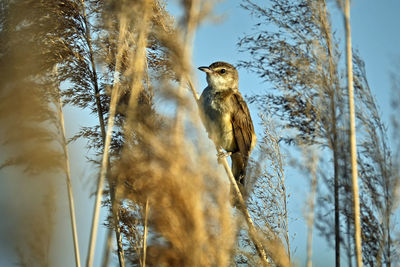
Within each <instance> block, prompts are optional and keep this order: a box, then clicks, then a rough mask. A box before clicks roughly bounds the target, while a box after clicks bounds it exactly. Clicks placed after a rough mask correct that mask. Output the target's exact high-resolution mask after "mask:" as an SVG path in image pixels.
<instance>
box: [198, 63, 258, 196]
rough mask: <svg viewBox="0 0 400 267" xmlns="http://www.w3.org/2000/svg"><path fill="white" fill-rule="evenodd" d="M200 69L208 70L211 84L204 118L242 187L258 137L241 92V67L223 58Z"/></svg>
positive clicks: (205, 92)
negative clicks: (229, 159) (239, 71)
mask: <svg viewBox="0 0 400 267" xmlns="http://www.w3.org/2000/svg"><path fill="white" fill-rule="evenodd" d="M198 69H199V70H201V71H203V72H205V73H206V74H207V84H208V85H207V87H206V88H205V89H204V90H203V92H202V94H201V96H200V99H199V107H200V117H201V120H202V122H203V124H204V126H205V128H206V131H207V133H208V137H209V138H210V139H211V140H212V141H213V142H214V144H215V145H216V147H217V148H223V149H224V150H225V151H226V152H227V153H225V155H226V156H228V155H230V157H231V161H232V173H233V176H234V177H235V180H236V182H237V183H238V186H239V188H240V189H241V191H242V190H243V188H244V186H245V177H246V168H247V164H248V161H249V156H250V153H251V151H252V150H253V148H254V146H255V145H256V142H257V137H256V134H255V132H254V125H253V121H252V119H251V116H250V111H249V108H248V107H247V104H246V102H245V100H244V99H243V96H242V95H241V93H240V92H239V74H238V71H237V70H236V68H235V67H234V66H233V65H231V64H229V63H226V62H222V61H217V62H214V63H212V64H211V65H210V66H208V67H199V68H198ZM219 156H221V155H220V154H219Z"/></svg>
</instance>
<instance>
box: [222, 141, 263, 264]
mask: <svg viewBox="0 0 400 267" xmlns="http://www.w3.org/2000/svg"><path fill="white" fill-rule="evenodd" d="M217 150H218V149H217ZM222 152H223V151H222V149H221V150H218V153H222ZM220 163H221V164H222V166H223V167H224V169H225V171H226V174H227V175H228V178H229V181H230V182H231V184H232V185H233V188H234V192H235V197H236V198H237V199H238V201H239V205H238V207H239V210H240V211H241V212H242V214H243V216H244V218H245V220H246V223H247V226H248V227H249V234H250V237H251V239H252V240H253V243H254V246H255V247H256V250H257V253H258V255H259V256H260V258H261V260H262V262H263V264H264V266H270V265H269V263H268V259H267V254H266V253H265V250H264V248H263V245H262V243H261V242H260V241H259V240H258V238H257V231H256V227H255V225H254V222H253V220H252V219H251V216H250V213H249V210H248V209H247V207H246V203H245V201H244V199H243V196H242V193H241V192H240V189H239V187H238V185H237V183H236V180H235V177H234V176H233V174H232V170H231V168H230V167H229V164H228V161H227V160H226V158H222V159H221V160H220Z"/></svg>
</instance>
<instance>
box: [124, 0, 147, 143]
mask: <svg viewBox="0 0 400 267" xmlns="http://www.w3.org/2000/svg"><path fill="white" fill-rule="evenodd" d="M140 6H141V14H142V16H141V18H140V23H139V21H137V23H136V26H137V31H138V34H137V39H136V40H135V44H136V50H135V53H134V54H133V56H132V57H131V61H130V64H129V65H130V69H129V70H128V71H129V72H130V74H131V75H132V83H131V87H130V88H131V95H130V97H129V103H128V110H127V114H126V118H127V122H128V123H125V125H124V133H125V136H126V137H128V138H129V137H131V136H132V124H131V123H129V120H131V119H132V118H133V117H134V111H135V107H136V104H137V96H138V95H139V93H140V91H141V90H142V80H143V76H144V70H145V68H146V65H147V62H146V58H147V57H146V47H147V42H148V40H147V39H148V34H149V28H150V27H149V25H150V18H151V15H152V6H153V1H152V0H142V3H141V5H140Z"/></svg>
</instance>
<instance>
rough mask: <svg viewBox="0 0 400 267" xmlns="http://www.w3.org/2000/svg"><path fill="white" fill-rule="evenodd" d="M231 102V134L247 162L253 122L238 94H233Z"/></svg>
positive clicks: (251, 142)
mask: <svg viewBox="0 0 400 267" xmlns="http://www.w3.org/2000/svg"><path fill="white" fill-rule="evenodd" d="M231 101H232V103H231V104H232V105H231V107H232V109H233V111H232V117H231V121H232V126H233V134H234V137H235V140H236V144H237V146H238V148H239V151H240V153H241V154H242V155H243V156H244V158H245V161H246V162H247V159H248V156H249V154H250V151H251V149H252V146H253V145H254V144H253V141H254V140H255V139H254V137H255V133H254V126H253V121H252V120H251V117H250V112H249V108H248V107H247V104H246V102H245V101H244V99H243V97H242V95H241V94H240V93H239V92H234V93H233V95H232V97H231Z"/></svg>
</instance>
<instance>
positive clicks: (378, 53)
mask: <svg viewBox="0 0 400 267" xmlns="http://www.w3.org/2000/svg"><path fill="white" fill-rule="evenodd" d="M170 2H171V3H172V4H171V5H169V8H171V10H173V11H174V12H176V10H174V7H173V6H174V3H175V4H176V1H170ZM240 2H241V1H240V0H227V1H225V2H221V3H220V4H217V5H216V9H215V13H216V14H221V15H224V19H223V20H222V21H221V22H220V23H218V24H214V23H211V22H206V23H205V24H203V25H202V26H201V27H200V28H199V29H198V31H197V33H196V38H195V43H194V50H193V63H194V67H197V66H204V65H209V64H211V63H212V62H214V61H227V62H229V63H232V64H237V63H238V61H239V60H240V59H241V58H243V57H244V56H245V55H243V54H240V53H239V52H238V49H237V45H236V43H237V41H238V40H239V38H240V37H241V36H243V35H244V34H245V33H248V32H249V31H250V30H251V29H252V26H253V24H254V21H253V20H252V18H251V17H250V16H249V14H248V13H247V12H246V11H245V10H243V9H241V8H240V6H239V5H240ZM259 2H268V1H259ZM331 2H332V1H331ZM352 2H353V3H352V11H351V13H352V15H351V17H352V20H351V22H352V38H353V46H354V48H357V49H358V50H359V51H360V54H361V57H362V58H363V59H364V60H365V63H366V69H367V76H368V80H369V83H370V86H371V89H372V90H373V93H374V95H375V96H376V98H377V100H378V103H379V106H380V107H381V111H382V114H383V116H384V117H385V118H388V116H389V114H390V105H389V104H390V82H389V71H391V70H393V62H394V60H396V59H399V58H400V52H399V50H398V48H399V47H400V34H399V33H400V32H399V28H400V16H399V11H400V1H398V0H385V1H374V0H354V1H352ZM332 6H334V5H333V4H331V5H330V7H332ZM331 13H332V15H333V17H334V23H338V25H340V23H341V21H340V20H341V19H342V18H341V17H340V12H339V11H337V10H335V9H331ZM338 33H339V30H338ZM341 39H342V40H344V38H341ZM193 72H194V73H195V74H196V75H197V84H198V91H199V92H200V91H201V88H204V87H205V86H206V82H205V77H204V73H201V72H200V71H197V70H196V68H194V69H193ZM239 75H240V90H241V91H242V93H243V94H244V95H253V94H256V93H259V92H261V91H264V90H270V89H271V86H272V85H271V84H263V83H262V82H261V81H260V80H259V79H258V78H257V76H256V75H254V74H252V73H248V72H247V71H246V70H243V69H242V70H239ZM250 110H251V114H252V117H253V118H256V117H257V110H256V107H255V106H250ZM255 121H256V122H257V121H258V120H257V119H255ZM93 124H94V118H93V117H92V116H89V115H87V114H82V113H81V112H80V111H78V110H75V109H66V128H67V131H68V135H69V136H72V135H73V134H74V133H76V132H77V131H78V130H79V127H80V126H87V125H93ZM260 130H261V128H260V127H258V126H257V135H258V136H259V137H260V136H261V135H260ZM84 145H85V142H84V141H78V142H76V143H72V144H71V145H70V154H71V155H70V157H71V158H74V161H73V165H72V166H71V168H72V177H73V181H72V184H73V187H74V193H75V201H76V203H77V206H76V209H77V214H76V215H77V220H78V233H79V238H80V240H79V241H80V252H81V261H82V263H84V262H85V255H86V253H87V243H88V238H89V229H90V224H91V213H92V208H93V201H94V196H89V195H90V193H91V192H93V191H94V190H95V185H94V183H92V181H90V179H91V178H93V177H94V171H93V168H92V167H91V166H90V165H89V164H86V163H84V162H85V161H86V159H85V157H84V154H85V153H86V152H87V151H85V152H84V153H82V150H84ZM1 159H2V157H1V155H0V160H1ZM6 176H7V171H3V170H2V171H0V177H1V181H0V185H1V186H0V210H1V212H2V215H4V216H7V215H5V213H4V211H6V210H7V211H11V208H10V207H3V206H1V203H6V200H7V199H9V198H11V197H13V196H14V197H15V196H16V195H18V194H20V189H19V188H17V187H16V186H15V184H14V185H13V184H12V181H9V180H7V179H6V178H5V177H6ZM64 185H65V184H64V180H63V179H60V180H58V182H57V192H58V193H59V196H58V197H59V198H60V199H65V205H63V206H60V207H57V208H58V209H59V211H58V212H59V216H58V218H57V220H56V224H57V227H56V229H57V231H58V232H57V234H56V237H55V239H56V241H58V242H57V243H58V244H59V245H60V247H61V246H62V245H61V244H64V246H62V247H63V248H62V249H58V248H60V247H57V246H56V247H55V248H54V249H53V250H54V252H58V254H59V255H58V258H59V259H61V260H60V262H62V263H64V264H65V265H63V264H61V265H58V266H73V252H72V239H71V237H70V225H69V219H68V205H67V194H66V189H65V187H64ZM287 188H288V190H289V193H290V194H291V198H290V200H289V215H290V218H291V219H290V221H289V225H290V235H291V238H292V239H291V243H292V245H291V246H292V250H293V251H295V254H294V257H295V259H296V262H297V263H298V264H299V266H303V265H304V263H305V245H306V228H305V222H304V219H303V210H304V197H305V196H306V194H307V192H308V188H309V187H308V184H307V182H306V180H304V179H303V178H301V177H299V176H298V175H296V174H295V173H287ZM21 199H23V198H22V196H21ZM21 202H22V201H18V203H16V204H15V205H17V204H18V205H23V203H22V204H21ZM25 203H26V202H25ZM104 214H105V211H103V215H104ZM11 216H12V214H11ZM11 228H12V221H11V222H7V223H3V224H2V227H1V229H0V241H1V242H0V266H9V265H10V261H9V260H10V257H9V256H10V255H11V254H12V253H15V250H14V247H10V246H7V243H6V242H4V241H5V238H6V237H7V232H8V231H9V230H10V229H11ZM103 229H104V227H100V230H101V231H100V237H99V238H98V240H99V241H98V245H97V251H96V255H97V256H98V255H101V254H102V246H103V243H104V240H103V238H102V237H101V236H104V231H103ZM65 244H71V246H65ZM313 251H314V254H313V255H314V256H313V261H314V266H324V267H330V266H334V255H333V249H330V248H328V246H327V245H326V242H325V241H324V240H323V239H322V238H320V237H318V236H317V231H315V235H314V246H313ZM96 258H97V257H96ZM12 263H15V262H14V261H13V262H12ZM5 264H6V265H5ZM98 264H99V262H96V261H95V266H98Z"/></svg>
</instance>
